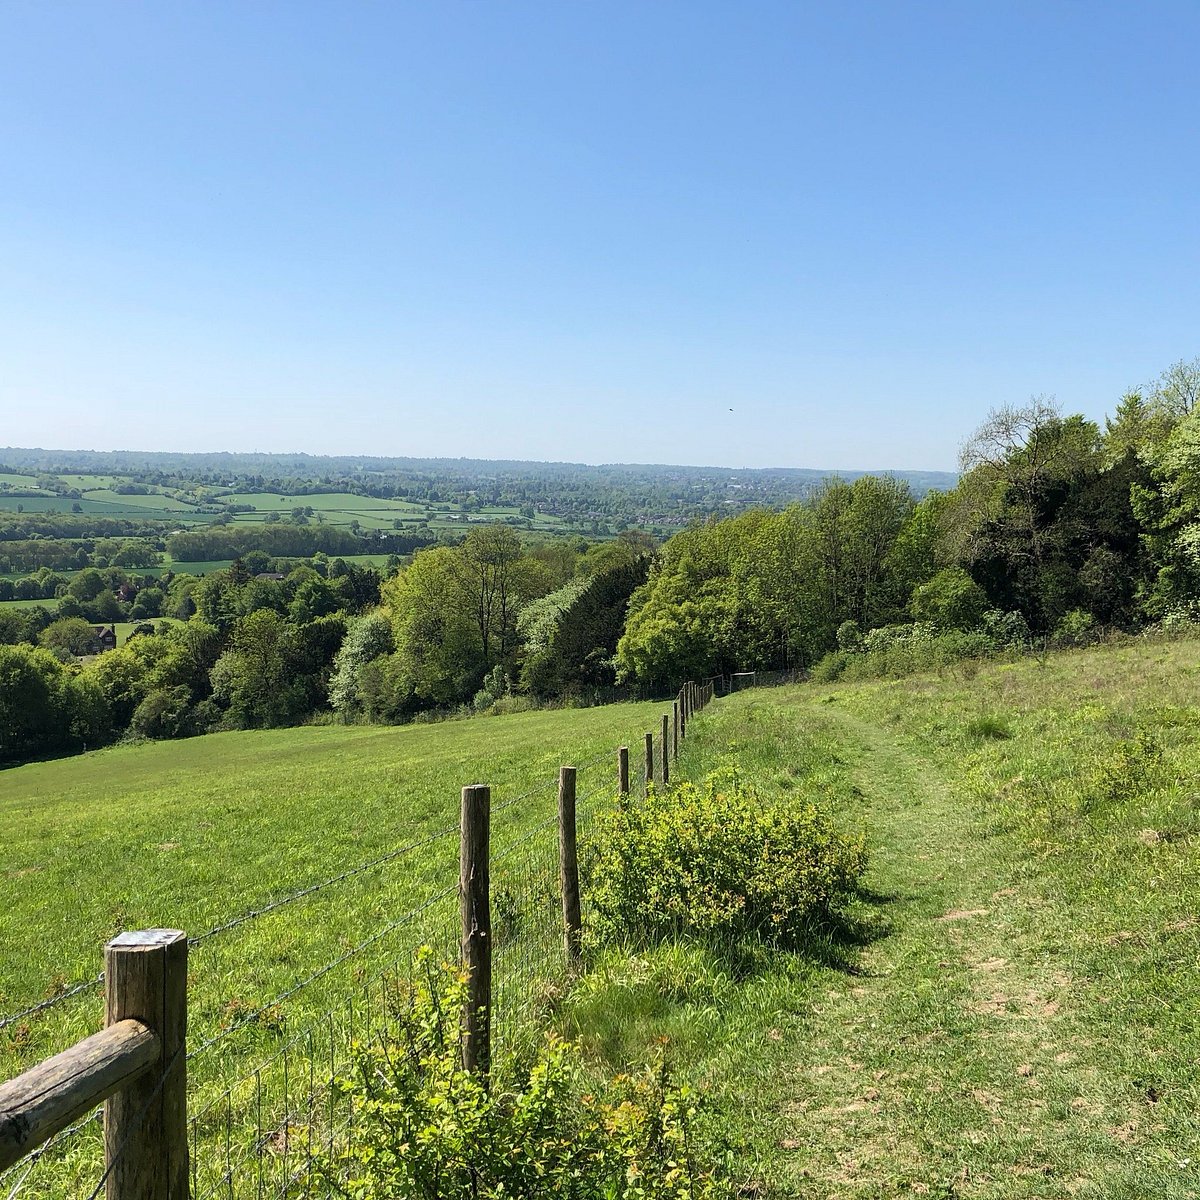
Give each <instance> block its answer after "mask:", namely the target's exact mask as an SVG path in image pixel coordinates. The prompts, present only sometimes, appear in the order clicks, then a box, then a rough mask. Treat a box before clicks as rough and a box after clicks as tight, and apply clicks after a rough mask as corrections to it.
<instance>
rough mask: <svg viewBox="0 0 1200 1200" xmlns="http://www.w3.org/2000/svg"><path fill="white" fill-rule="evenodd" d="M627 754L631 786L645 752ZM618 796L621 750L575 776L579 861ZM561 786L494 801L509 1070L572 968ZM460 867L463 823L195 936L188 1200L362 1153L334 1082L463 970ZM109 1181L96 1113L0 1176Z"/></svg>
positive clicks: (40, 1011)
mask: <svg viewBox="0 0 1200 1200" xmlns="http://www.w3.org/2000/svg"><path fill="white" fill-rule="evenodd" d="M629 745H630V751H631V753H630V758H631V759H632V760H633V764H634V767H633V770H632V771H631V774H632V776H633V784H632V786H633V789H634V790H635V791H636V790H640V788H641V786H642V782H643V774H642V771H641V769H640V768H641V765H642V764H641V762H640V751H641V747H642V741H641V739H633V738H631V739H630V741H629ZM653 747H654V760H655V763H656V765H657V772H658V773H659V774H661V770H662V763H663V762H664V761H668V760H669V756H670V755H671V750H672V745H671V737H670V734H669V733H668V734H667V736H666V737H664V736H663V732H662V731H661V730H659V729H655V730H654V741H653ZM617 784H618V758H617V753H616V750H615V748H614V750H612V751H607V752H604V753H602V754H598V755H596V756H595V757H593V758H591V759H589V760H588V761H586V762H584V763H583V764H582V765H580V766H578V767H577V768H576V800H575V811H576V828H577V837H578V846H579V854H580V857H581V859H583V858H585V857H587V856H588V855H589V854H590V847H591V846H592V844H593V839H594V835H595V831H596V829H597V822H598V820H599V818H600V815H601V814H602V813H603V812H604V811H605V810H606V808H607V807H608V806H609V805H610V804H611V802H612V800H613V798H614V797H615V795H616V794H617V790H618V788H617ZM557 786H558V781H557V779H553V778H551V779H547V780H546V781H545V782H544V783H541V784H539V785H537V786H535V787H532V788H529V789H527V790H525V791H523V792H520V793H519V794H516V795H513V796H503V795H497V796H496V797H495V800H496V803H495V805H494V806H493V808H492V810H491V815H492V845H491V854H490V874H491V912H492V955H493V958H492V962H493V968H492V969H493V993H492V1021H491V1024H492V1046H493V1049H492V1061H493V1064H496V1067H495V1069H499V1070H501V1071H502V1070H504V1069H505V1064H514V1063H519V1062H522V1061H526V1060H527V1059H528V1056H529V1055H530V1054H531V1053H532V1052H533V1050H534V1049H535V1047H536V1045H537V1043H538V1041H539V1039H540V1038H541V1037H542V1036H543V1033H542V1031H543V1029H544V1028H545V1024H546V1020H547V1017H548V1015H549V1014H550V1012H551V1011H552V1009H553V1005H554V1003H555V1000H556V998H557V996H558V995H559V994H560V993H561V990H562V988H563V986H564V984H565V983H566V981H567V977H568V974H569V971H570V965H569V963H568V957H567V954H566V951H565V948H564V927H563V908H562V890H561V886H560V874H559V867H560V864H559V823H558V814H557ZM458 855H459V827H458V825H453V826H451V825H445V826H444V827H439V828H437V829H435V830H434V831H432V832H431V833H429V834H426V835H424V836H421V837H419V838H415V839H413V840H411V841H409V842H406V843H405V844H404V845H403V846H400V847H398V848H396V849H393V850H390V851H388V852H386V853H384V854H380V855H377V856H375V857H373V858H371V859H369V860H367V861H365V862H362V863H360V864H358V865H356V866H354V867H351V868H348V869H346V870H344V871H341V872H339V873H337V874H334V875H331V876H329V877H327V878H323V879H320V880H317V881H314V882H312V883H310V884H306V885H303V886H301V887H297V888H294V889H293V890H290V891H288V892H286V893H284V894H282V895H278V896H275V897H271V898H269V899H267V900H265V901H263V902H261V903H258V904H255V905H253V906H251V907H249V908H247V909H246V910H245V911H243V912H242V913H240V914H239V915H237V916H235V917H231V918H229V919H227V920H224V921H221V922H218V923H216V924H214V925H213V926H212V927H211V928H208V929H206V930H204V931H203V932H201V933H199V934H197V935H195V936H193V937H189V939H188V946H189V954H190V957H189V965H188V974H189V978H190V979H191V980H192V981H193V982H195V981H196V980H198V979H201V978H203V979H204V981H205V985H206V986H205V987H204V988H203V989H200V988H193V994H194V996H195V1000H194V1001H193V1004H194V1007H193V1008H191V1009H190V1010H189V1021H190V1025H191V1028H190V1031H189V1035H188V1038H189V1049H188V1052H187V1054H186V1071H187V1077H188V1083H187V1112H188V1117H187V1123H188V1124H187V1140H188V1159H189V1161H188V1168H187V1170H188V1179H189V1190H190V1194H191V1197H192V1200H206V1198H208V1197H214V1198H216V1197H224V1198H226V1200H242V1198H246V1197H254V1198H256V1200H263V1198H267V1197H270V1198H274V1197H280V1198H282V1197H290V1196H300V1195H304V1194H306V1192H307V1191H309V1190H310V1188H311V1187H312V1185H313V1184H314V1181H315V1180H316V1179H317V1177H318V1176H319V1166H318V1164H319V1163H320V1161H321V1159H322V1157H323V1156H328V1155H332V1154H333V1153H334V1151H335V1149H336V1150H337V1151H338V1152H344V1151H345V1150H346V1149H347V1148H348V1147H351V1146H352V1145H353V1144H354V1138H355V1130H356V1113H355V1111H354V1102H353V1095H352V1093H351V1092H349V1091H348V1090H347V1089H345V1088H342V1087H339V1086H338V1081H339V1079H342V1078H344V1077H346V1076H347V1075H348V1074H349V1073H350V1072H351V1071H352V1068H353V1065H354V1061H355V1056H356V1054H357V1052H358V1048H360V1047H362V1046H363V1045H369V1044H371V1043H376V1042H379V1041H380V1040H381V1039H386V1038H387V1036H388V1034H389V1030H390V1029H394V1027H395V1019H396V1015H397V1013H400V1012H403V1011H404V1009H405V1006H406V1005H407V1004H409V1003H410V1002H411V997H412V994H413V993H412V989H413V986H414V982H415V981H417V980H419V979H420V978H421V977H422V974H423V973H426V974H428V973H429V972H431V971H436V970H437V969H438V968H439V967H440V965H441V964H457V963H458V962H459V956H460V939H461V936H462V925H461V919H460V914H459V901H458V867H459V863H458ZM285 912H286V913H287V915H288V918H289V919H288V920H287V921H286V922H284V921H281V920H280V917H281V916H282V914H284V913H285ZM348 915H353V916H354V918H355V919H354V920H352V921H348V920H347V916H348ZM301 918H302V919H301ZM332 926H337V927H338V928H340V929H341V930H342V932H341V933H340V934H339V943H338V946H337V952H336V953H334V954H332V955H329V956H327V957H322V958H320V959H314V958H312V957H310V956H308V954H307V952H309V951H311V949H312V948H314V947H320V946H323V945H326V944H327V941H326V939H325V937H324V935H325V933H326V932H327V928H328V927H332ZM347 930H355V931H357V932H356V934H355V935H354V936H351V935H350V933H349V932H347ZM424 947H428V948H429V951H430V952H431V953H430V952H426V951H424V950H423V948H424ZM103 982H104V977H103V975H102V974H101V975H100V976H98V977H96V978H93V979H89V980H85V981H82V982H80V983H78V984H75V985H72V986H71V987H68V988H65V989H63V990H62V991H61V992H60V993H59V994H57V995H55V996H53V997H50V998H48V999H46V1000H44V1001H41V1002H39V1003H37V1004H34V1005H30V1006H27V1007H26V1008H24V1009H22V1010H20V1011H18V1012H15V1013H13V1014H11V1015H10V1016H7V1017H4V1018H2V1019H0V1031H3V1030H6V1029H11V1028H14V1027H19V1026H21V1025H23V1024H24V1023H26V1022H29V1021H36V1020H37V1019H39V1018H40V1017H43V1016H44V1015H45V1014H47V1013H48V1012H50V1011H51V1010H53V1009H55V1008H57V1007H58V1006H60V1005H68V1004H70V1003H71V1002H72V1001H73V1000H76V999H77V998H79V997H83V996H87V995H89V994H95V995H97V996H98V995H99V994H100V992H99V989H100V986H101V985H102V983H103ZM181 1066H182V1064H181ZM119 1152H120V1148H119V1147H118V1157H119ZM109 1158H110V1166H109V1168H108V1169H109V1170H111V1166H112V1163H111V1159H112V1154H111V1152H110V1154H109ZM97 1180H99V1182H97ZM105 1182H106V1168H105V1151H104V1136H103V1121H102V1119H101V1112H100V1110H96V1111H95V1112H93V1113H92V1115H91V1116H90V1117H88V1118H87V1119H85V1120H83V1121H80V1122H79V1123H77V1124H76V1125H74V1126H72V1127H70V1128H69V1129H66V1130H63V1131H62V1132H61V1133H59V1134H57V1135H56V1136H55V1137H53V1138H52V1139H50V1140H49V1141H48V1142H46V1143H45V1144H44V1145H43V1146H41V1147H40V1148H39V1149H38V1150H36V1151H35V1152H34V1153H33V1154H31V1155H30V1156H28V1157H26V1158H25V1159H23V1160H22V1161H21V1162H19V1163H17V1164H16V1165H15V1166H13V1167H11V1168H9V1169H8V1170H7V1171H2V1172H0V1200H17V1197H39V1198H41V1197H45V1198H55V1200H57V1198H59V1197H67V1196H72V1197H77V1196H84V1197H89V1198H93V1197H95V1196H98V1195H99V1194H100V1193H101V1192H103V1190H104V1186H105Z"/></svg>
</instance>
